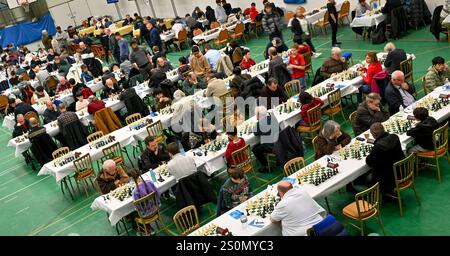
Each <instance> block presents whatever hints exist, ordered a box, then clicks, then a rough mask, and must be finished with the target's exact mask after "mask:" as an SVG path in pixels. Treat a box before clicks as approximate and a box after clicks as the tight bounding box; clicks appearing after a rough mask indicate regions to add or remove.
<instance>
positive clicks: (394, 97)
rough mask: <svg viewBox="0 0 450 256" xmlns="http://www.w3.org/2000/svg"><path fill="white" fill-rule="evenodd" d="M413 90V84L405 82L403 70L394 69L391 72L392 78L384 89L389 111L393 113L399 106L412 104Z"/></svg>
mask: <svg viewBox="0 0 450 256" xmlns="http://www.w3.org/2000/svg"><path fill="white" fill-rule="evenodd" d="M415 92H416V88H415V87H414V86H413V85H409V84H407V83H405V76H404V75H403V72H401V71H395V72H394V73H392V80H391V82H389V84H388V85H387V86H386V89H385V91H384V97H385V98H386V101H387V103H388V105H389V113H391V115H393V114H395V113H397V112H398V111H399V108H400V106H403V108H406V107H408V106H409V105H411V104H413V103H414V102H415V98H414V96H413V94H414V93H415ZM406 99H407V101H406Z"/></svg>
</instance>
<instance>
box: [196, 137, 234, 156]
mask: <svg viewBox="0 0 450 256" xmlns="http://www.w3.org/2000/svg"><path fill="white" fill-rule="evenodd" d="M227 144H228V137H227V136H226V135H221V136H217V138H216V139H215V140H214V141H211V142H209V143H207V144H204V145H202V146H201V147H200V150H201V151H203V152H204V155H205V156H206V155H208V152H218V151H220V150H222V149H224V148H226V147H227Z"/></svg>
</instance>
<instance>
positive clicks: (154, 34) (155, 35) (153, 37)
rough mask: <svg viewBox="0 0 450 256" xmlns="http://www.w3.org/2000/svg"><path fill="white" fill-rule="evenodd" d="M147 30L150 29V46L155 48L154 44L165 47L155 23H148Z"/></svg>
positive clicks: (159, 47) (161, 47) (160, 47)
mask: <svg viewBox="0 0 450 256" xmlns="http://www.w3.org/2000/svg"><path fill="white" fill-rule="evenodd" d="M147 30H148V31H149V34H148V38H149V40H147V42H148V43H149V46H150V48H152V49H153V46H158V49H163V43H162V40H161V36H160V35H159V30H158V29H157V28H156V27H155V25H153V23H151V22H149V23H147Z"/></svg>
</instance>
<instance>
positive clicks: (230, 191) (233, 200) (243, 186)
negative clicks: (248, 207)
mask: <svg viewBox="0 0 450 256" xmlns="http://www.w3.org/2000/svg"><path fill="white" fill-rule="evenodd" d="M228 176H229V178H228V179H227V180H226V181H225V183H224V184H223V185H222V187H221V188H220V189H221V191H222V193H223V194H222V196H223V205H222V207H221V209H219V213H218V215H221V214H223V213H225V212H227V211H229V210H231V209H233V208H234V207H236V206H238V205H240V204H241V203H243V202H245V201H247V200H248V199H249V198H250V197H251V196H252V189H251V188H250V182H249V181H248V178H247V176H246V175H245V174H244V171H243V170H242V169H241V168H231V169H228Z"/></svg>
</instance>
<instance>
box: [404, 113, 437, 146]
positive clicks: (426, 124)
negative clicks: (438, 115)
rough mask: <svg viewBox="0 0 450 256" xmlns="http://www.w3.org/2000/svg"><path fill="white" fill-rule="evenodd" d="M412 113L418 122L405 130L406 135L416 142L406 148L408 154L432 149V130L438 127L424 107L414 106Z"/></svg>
mask: <svg viewBox="0 0 450 256" xmlns="http://www.w3.org/2000/svg"><path fill="white" fill-rule="evenodd" d="M413 114H414V118H416V120H417V121H419V123H418V124H416V126H415V127H412V128H411V129H409V130H408V131H407V132H406V135H408V136H411V137H413V138H414V142H415V144H416V145H415V146H414V147H412V148H410V149H408V154H411V153H417V152H424V151H432V150H434V143H433V132H434V130H436V129H438V128H439V123H438V122H437V121H436V119H434V118H433V117H431V116H429V115H428V109H426V108H416V109H414V111H413Z"/></svg>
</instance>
